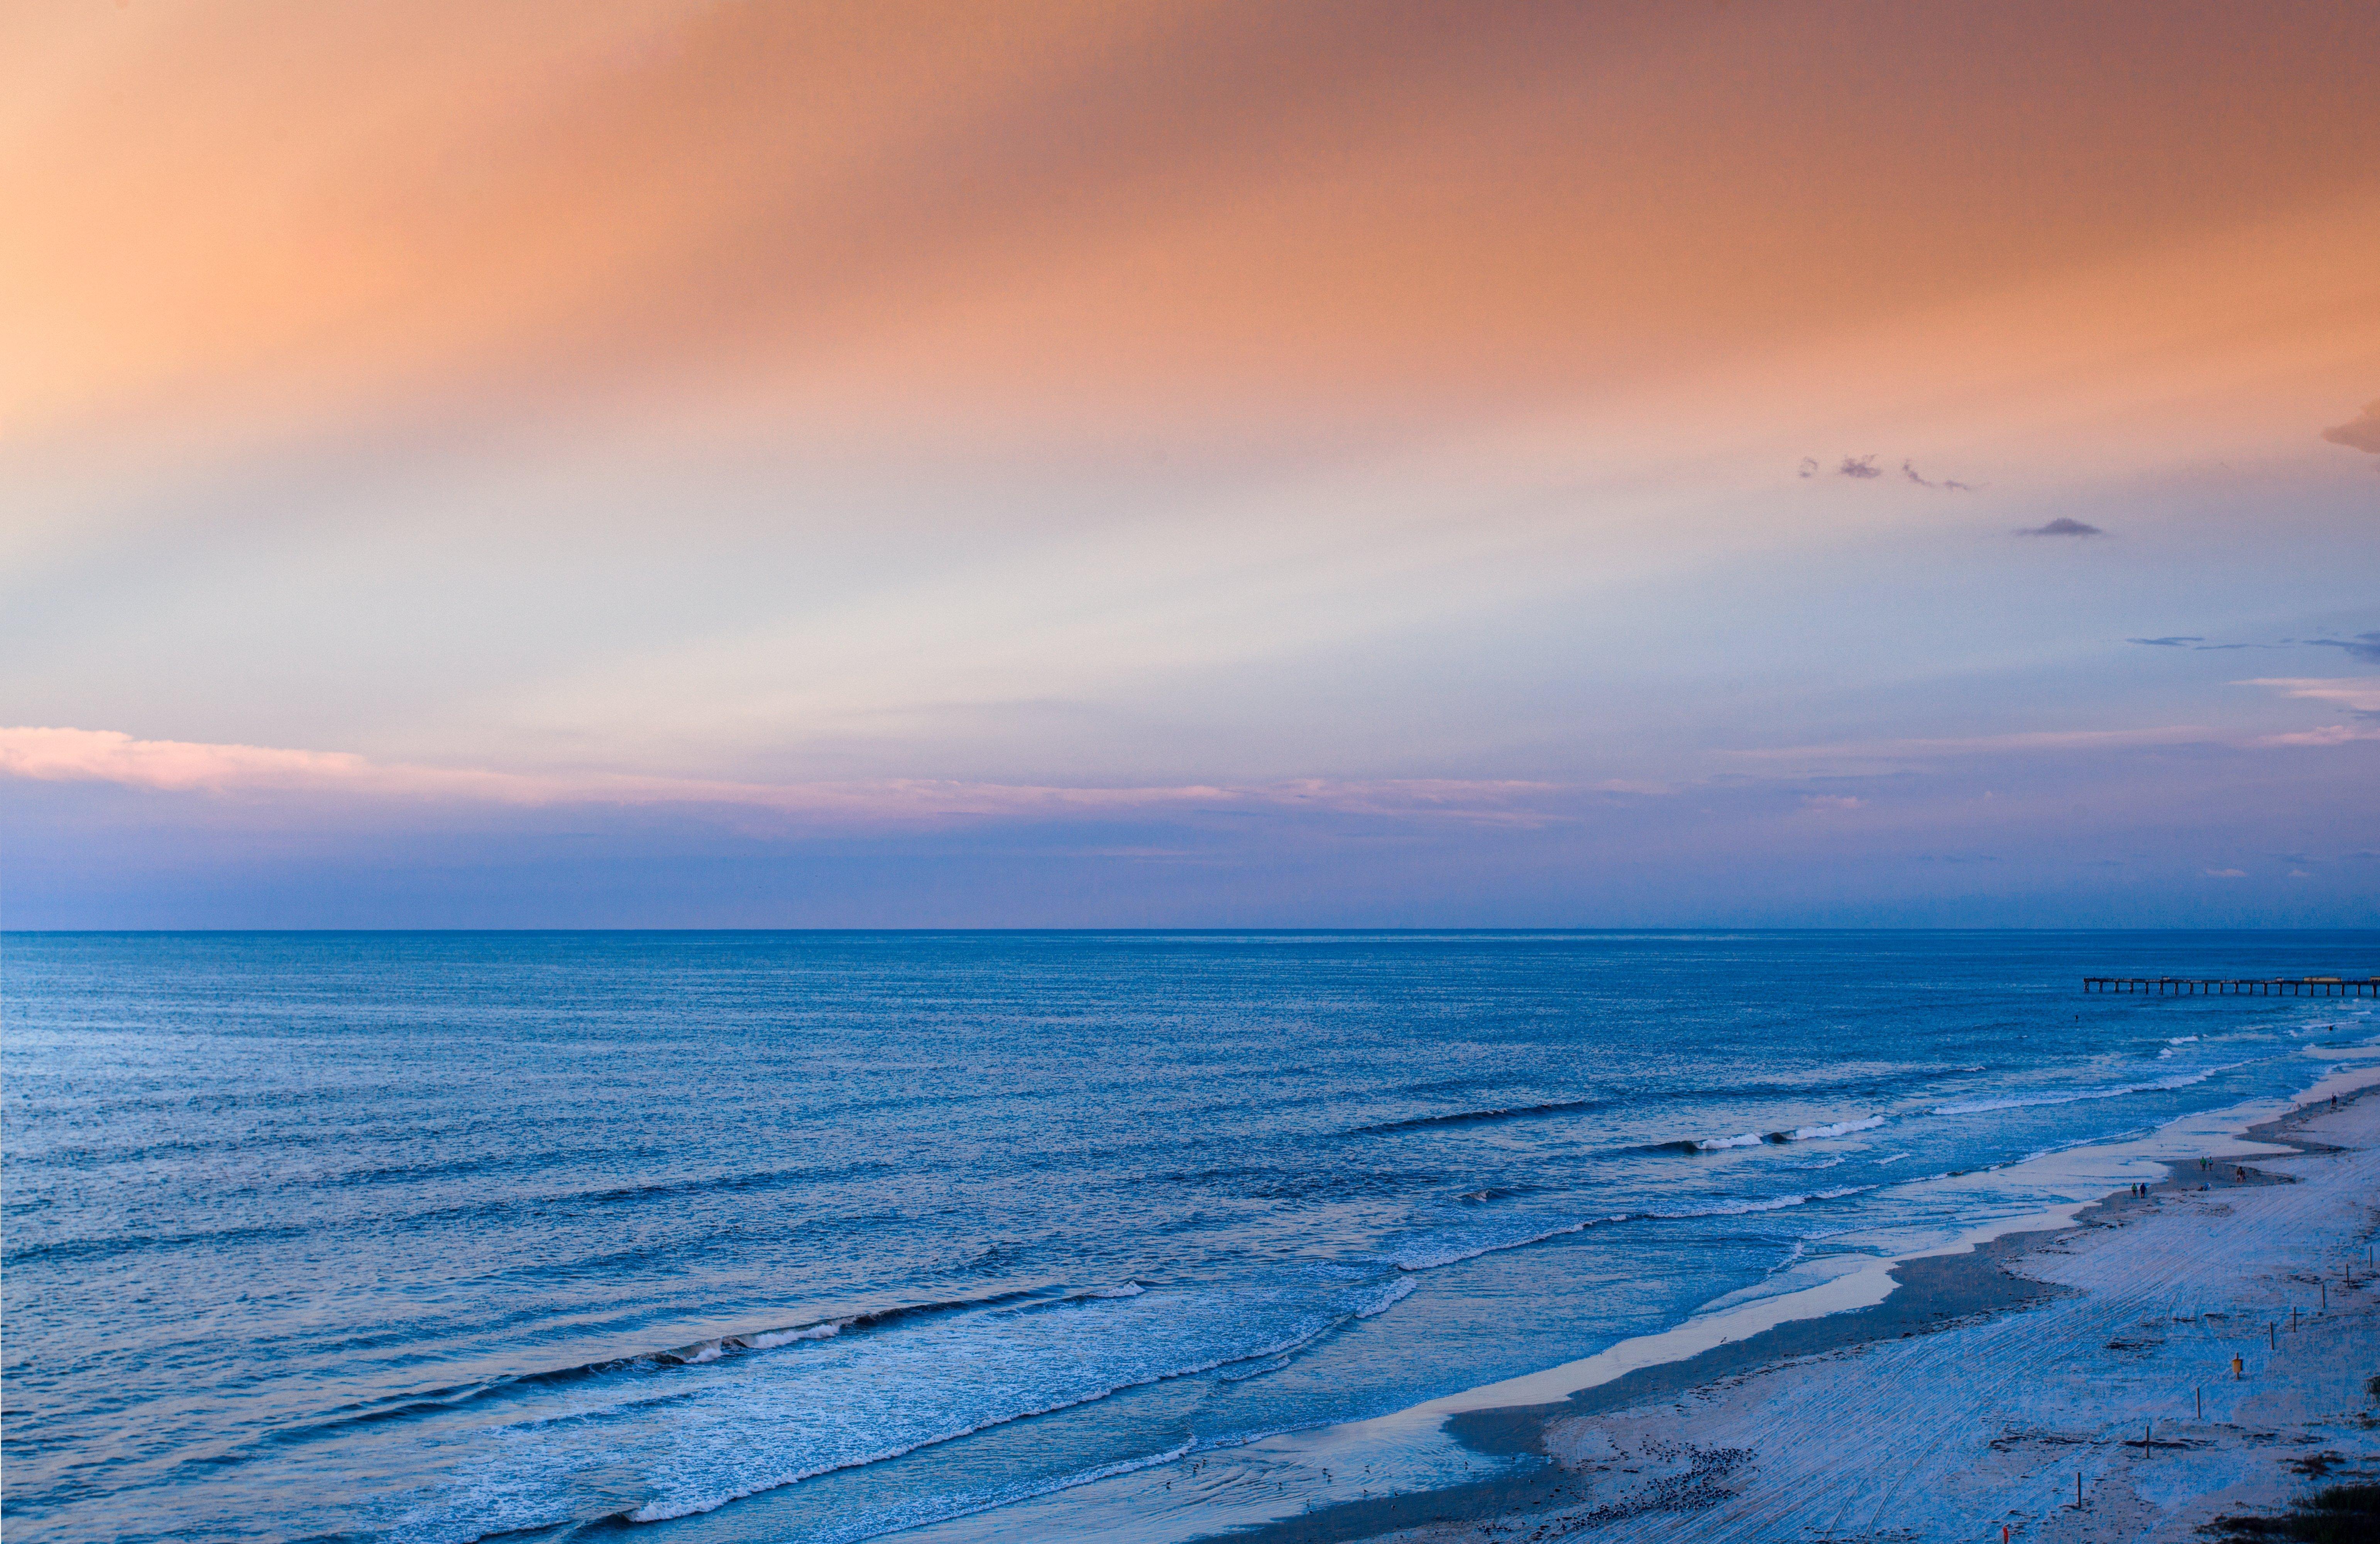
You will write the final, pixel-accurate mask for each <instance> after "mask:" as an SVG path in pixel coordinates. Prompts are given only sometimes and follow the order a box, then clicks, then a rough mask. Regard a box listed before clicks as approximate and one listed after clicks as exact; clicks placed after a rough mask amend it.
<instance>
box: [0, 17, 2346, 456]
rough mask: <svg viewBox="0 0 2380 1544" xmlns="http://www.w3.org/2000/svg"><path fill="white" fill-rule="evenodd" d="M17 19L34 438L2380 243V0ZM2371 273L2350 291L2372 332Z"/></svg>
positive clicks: (1425, 393)
mask: <svg viewBox="0 0 2380 1544" xmlns="http://www.w3.org/2000/svg"><path fill="white" fill-rule="evenodd" d="M13 27H14V29H15V30H16V31H17V32H18V38H19V46H18V47H17V48H15V49H13V50H12V51H11V52H12V54H13V55H14V63H13V64H12V65H11V66H9V73H10V77H11V79H10V81H9V85H8V91H7V94H8V96H9V98H10V100H11V102H12V103H13V105H12V107H11V108H9V109H8V116H7V120H6V136H5V140H0V145H4V146H5V155H6V161H5V169H0V177H5V182H0V196H5V198H6V202H7V206H8V207H9V208H10V209H11V210H12V211H14V212H15V217H14V218H12V220H11V222H10V224H11V225H12V234H11V235H10V236H9V237H7V238H6V257H5V261H6V274H5V282H6V290H7V293H8V294H9V295H11V296H12V297H13V302H12V304H13V306H14V308H15V309H16V310H17V311H18V315H17V317H16V324H15V326H14V327H13V328H12V331H16V332H18V334H19V337H20V339H21V345H20V346H18V347H14V348H12V349H10V350H9V351H8V352H9V355H10V363H9V364H7V365H5V366H0V370H5V371H6V377H5V382H6V406H7V412H8V415H9V419H10V420H11V421H12V422H13V423H14V424H15V425H16V426H17V427H16V430H15V435H16V436H17V437H18V442H19V443H20V444H21V443H23V440H24V438H25V437H26V436H28V435H30V436H32V437H34V438H36V439H46V438H48V437H49V436H53V435H58V434H67V435H71V436H74V437H76V438H78V439H79V438H81V436H83V435H84V434H88V433H92V432H97V433H100V434H102V435H104V434H105V433H106V430H105V428H104V426H105V425H107V424H109V423H122V422H125V421H127V415H129V418H130V420H132V421H142V422H146V421H151V420H152V419H153V418H155V417H160V416H162V417H164V418H165V419H173V418H176V417H177V416H180V415H185V414H188V413H189V412H191V411H193V409H194V408H195V410H196V411H198V412H199V413H200V414H201V415H202V416H206V417H209V418H210V419H212V416H213V415H215V414H218V413H222V414H226V415H228V416H230V418H231V419H233V420H234V421H237V422H240V423H242V424H243V426H244V427H245V428H246V429H248V430H250V431H259V432H263V431H265V430H267V429H268V428H269V426H274V425H278V424H282V423H285V421H286V420H287V419H292V418H294V419H304V420H311V419H312V418H313V416H314V415H318V414H322V413H325V412H338V411H346V412H358V413H364V414H372V413H384V412H388V411H392V410H395V411H404V412H414V411H424V410H427V411H432V412H440V411H460V412H465V413H472V412H479V411H484V410H485V409H486V408H487V407H488V406H489V405H490V404H502V405H503V407H504V409H505V410H506V411H508V412H521V411H528V412H534V411H537V410H540V409H541V408H543V407H549V406H552V405H553V404H556V403H560V404H564V405H567V404H570V403H574V402H577V401H579V400H581V399H582V397H583V395H584V394H588V393H589V392H594V393H599V394H600V393H604V392H608V391H614V390H626V389H644V390H650V389H651V388H652V387H653V386H654V385H655V383H657V382H658V381H661V380H666V381H668V382H670V383H672V384H673V387H674V386H675V385H676V383H683V382H685V381H686V380H687V379H689V378H692V379H697V380H701V381H704V382H706V383H708V384H707V385H706V387H705V388H704V389H705V390H706V392H715V393H717V394H720V395H724V396H727V397H730V398H743V397H746V396H747V395H758V397H759V399H760V400H763V401H767V400H777V399H781V398H782V399H783V400H785V401H788V402H791V403H795V404H807V405H809V406H811V407H825V406H827V405H832V406H834V407H839V408H840V409H841V410H845V411H851V412H853V413H854V415H855V417H856V418H858V419H862V420H865V419H868V418H870V417H872V416H876V415H893V416H898V415H901V414H904V413H906V412H910V411H914V410H916V409H918V408H921V407H926V408H933V409H936V410H939V411H942V412H946V413H952V414H955V415H959V416H962V417H980V418H986V419H992V420H995V421H1006V420H1016V419H1021V420H1023V421H1024V422H1026V423H1028V424H1038V426H1040V428H1041V429H1043V430H1045V431H1048V430H1056V431H1059V432H1064V431H1067V430H1070V429H1072V430H1079V431H1085V432H1099V426H1100V425H1101V424H1103V423H1106V422H1111V421H1117V420H1121V421H1123V422H1126V423H1131V422H1147V421H1170V422H1172V423H1173V424H1174V425H1175V426H1176V427H1177V428H1178V427H1179V426H1180V425H1181V424H1183V423H1184V422H1185V421H1208V420H1212V421H1215V422H1217V423H1218V424H1220V426H1222V427H1223V428H1224V429H1226V430H1227V431H1228V430H1230V429H1232V428H1233V427H1237V428H1239V429H1242V430H1255V429H1257V428H1259V427H1262V426H1268V425H1269V426H1272V427H1273V428H1275V429H1277V428H1278V424H1279V416H1280V415H1281V414H1283V413H1287V414H1290V415H1292V416H1293V419H1294V420H1295V421H1297V422H1302V423H1312V424H1313V425H1315V426H1316V427H1318V428H1320V429H1325V430H1327V429H1330V428H1331V427H1334V426H1354V427H1358V428H1360V427H1362V426H1366V425H1373V426H1378V425H1381V424H1390V425H1393V424H1397V423H1402V422H1405V421H1410V420H1412V419H1415V417H1417V416H1427V415H1433V414H1435V415H1443V414H1445V413H1447V412H1449V411H1453V412H1458V413H1482V414H1486V413H1493V412H1500V411H1509V410H1511V409H1512V407H1515V406H1518V405H1525V404H1528V403H1531V402H1539V401H1548V400H1560V399H1562V398H1564V397H1567V396H1570V395H1576V394H1578V393H1581V392H1585V391H1591V390H1596V389H1600V388H1605V387H1609V385H1611V384H1612V383H1615V382H1626V381H1628V380H1631V379H1634V378H1637V377H1639V376H1641V375H1644V374H1645V373H1648V372H1653V373H1661V372H1667V371H1671V370H1673V369H1675V368H1676V367H1679V366H1682V365H1686V366H1691V365H1696V364H1711V363H1724V362H1725V361H1726V360H1728V359H1731V358H1735V357H1738V356H1743V355H1750V354H1757V353H1760V352H1762V351H1765V350H1768V349H1772V348H1775V347H1778V346H1787V345H1791V344H1793V343H1796V342H1803V341H1806V340H1810V339H1814V338H1815V339H1821V340H1823V339H1827V338H1829V337H1833V336H1837V335H1840V334H1842V333H1844V332H1845V331H1847V330H1856V329H1860V328H1864V327H1868V326H1872V325H1875V324H1877V323H1879V322H1884V321H1886V320H1888V319H1890V318H1893V317H1896V316H1900V315H1904V314H1908V313H1912V312H1925V311H1933V310H1939V309H1941V308H1944V307H1946V306H1956V305H1957V304H1959V303H1961V302H1963V301H1966V300H1969V299H1978V300H1983V299H1988V298H1993V297H1996V296H2000V295H2003V294H2006V293H2008V292H2010V291H2020V292H2021V291H2022V290H2024V289H2026V288H2028V287H2030V286H2040V285H2043V284H2046V283H2054V282H2056V281H2057V280H2058V279H2059V278H2061V277H2062V276H2064V275H2068V274H2074V273H2076V272H2078V271H2086V270H2089V269H2092V268H2093V267H2095V266H2102V265H2107V264H2109V263H2119V264H2120V263H2122V262H2125V261H2131V260H2133V259H2135V258H2139V257H2142V256H2143V255H2147V256H2154V255H2155V254H2159V253H2165V252H2170V251H2173V250H2177V249H2187V248H2189V247H2190V246H2191V245H2192V244H2193V243H2198V242H2203V241H2205V240H2207V239H2209V238H2211V237H2223V236H2229V235H2233V234H2235V233H2239V232H2241V231H2243V230H2253V229H2255V228H2257V227H2260V226H2264V225H2269V224H2272V223H2274V222H2286V221H2290V220H2301V219H2304V218H2306V217H2308V216H2314V217H2319V218H2327V219H2329V220H2331V221H2333V222H2334V223H2335V224H2334V231H2335V237H2334V241H2333V242H2326V243H2324V245H2325V246H2326V247H2328V248H2329V249H2327V250H2316V249H2308V250H2299V251H2282V252H2278V253H2274V252H2270V251H2267V252H2265V253H2262V254H2260V255H2259V257H2258V259H2257V261H2255V263H2254V264H2253V266H2252V267H2249V268H2246V269H2243V270H2242V271H2241V272H2239V273H2238V274H2232V275H2225V276H2223V277H2224V278H2225V279H2226V280H2227V282H2228V283H2230V284H2232V285H2235V286H2238V287H2240V289H2242V290H2256V289H2260V288H2262V289H2267V290H2269V289H2270V288H2271V287H2273V286H2289V285H2290V284H2292V283H2295V282H2298V281H2299V280H2300V279H2301V274H2300V273H2299V272H2297V271H2298V270H2303V271H2305V274H2311V275H2313V279H2314V282H2316V283H2321V282H2324V281H2325V280H2335V279H2336V278H2337V276H2338V270H2339V269H2340V268H2341V267H2342V265H2349V264H2357V263H2360V264H2361V265H2362V267H2363V268H2364V269H2365V270H2366V271H2367V272H2368V271H2369V270H2370V269H2371V268H2372V267H2374V266H2380V265H2373V264H2370V263H2368V262H2364V261H2362V259H2365V258H2368V257H2369V256H2370V253H2371V251H2372V250H2374V248H2373V247H2371V246H2366V247H2364V248H2363V251H2362V257H2361V258H2359V257H2357V256H2356V254H2355V253H2354V251H2353V250H2352V246H2353V245H2354V244H2356V243H2361V242H2363V241H2366V240H2374V239H2380V213H2375V211H2380V169H2375V162H2374V158H2373V156H2372V153H2371V116H2372V115H2371V83H2372V81H2373V79H2374V78H2375V71H2380V21H2375V20H2374V12H2373V11H2372V9H2371V8H2370V7H2369V6H2357V5H2350V4H2342V5H2290V6H2233V5H2206V6H2184V5H2171V6H2076V5H2070V4H2068V5H2037V6H2026V5H1993V6H1845V5H1837V6H1757V5H1746V4H1724V3H1722V4H1705V5H1697V6H1672V5H1597V6H1544V5H1531V6H1484V5H1482V6H1452V7H1447V6H1440V7H1415V6H1335V7H1333V6H1305V7H1281V6H1269V5H1268V6H1233V5H1208V6H1171V7H1151V6H1094V5H1084V6H1052V5H1034V6H1002V7H996V8H984V7H962V6H932V5H903V6H892V5H886V6H860V7H851V6H792V5H784V6H755V5H744V4H735V5H688V4H680V5H675V6H660V5H639V6H589V5H571V6H553V5H547V6H522V5H510V6H489V5H448V6H437V5H421V6H406V7H400V8H391V7H381V6H337V5H332V6H323V5H294V4H293V5H279V6H274V5H220V4H207V5H193V6H178V5H165V4H158V3H155V0H132V3H130V4H128V5H124V6H99V5H74V6H56V7H44V8H32V7H27V8H24V9H21V10H19V11H18V13H17V17H16V20H15V21H14V23H13ZM2337 237H2347V238H2348V240H2349V243H2350V244H2349V246H2348V247H2346V248H2341V247H2340V246H2338V245H2337V244H2336V238H2337ZM2164 299H2165V298H2164V297H2162V296H2160V295H2158V294H2156V293H2153V292H2151V293H2137V294H2135V296H2134V306H2135V308H2136V310H2137V312H2138V313H2139V314H2138V315H2131V316H2127V315H2116V316H2107V317H2104V318H2102V319H2101V322H2100V324H2101V325H2102V326H2103V327H2106V328H2108V329H2115V330H2119V331H2120V330H2121V329H2124V328H2127V327H2131V326H2134V325H2137V324H2139V322H2140V321H2141V318H2142V317H2143V316H2146V317H2154V316H2155V312H2156V311H2157V310H2158V308H2159V306H2160V304H2161V303H2162V302H2163V301H2164ZM2194 300H2196V301H2197V302H2199V303H2203V302H2204V297H2203V296H2201V297H2195V298H2194ZM2365 300H2366V303H2365V304H2364V305H2363V306H2362V307H2360V308H2359V309H2357V310H2355V311H2354V312H2353V313H2352V314H2351V315H2350V314H2340V313H2338V311H2337V310H2333V312H2332V314H2329V315H2326V316H2319V315H2318V316H2310V317H2306V318H2303V319H2301V323H2300V324H2301V326H2302V327H2304V328H2306V329H2308V330H2309V331H2316V330H2321V329H2325V328H2328V329H2332V330H2334V331H2335V330H2336V329H2337V328H2338V327H2340V326H2346V325H2351V326H2353V327H2355V328H2357V329H2360V330H2362V334H2363V335H2364V337H2365V339H2366V340H2367V341H2368V340H2369V338H2370V337H2371V336H2373V335H2374V308H2373V307H2372V306H2371V304H2370V303H2369V293H2368V288H2367V292H2366V296H2365ZM2035 341H2036V340H2034V339H2031V338H2024V337H2016V338H2009V339H2005V340H2004V343H2005V346H2007V347H2009V348H2010V349H2011V350H2012V351H2018V352H2022V350H2024V349H2025V348H2027V347H2029V346H2031V345H2032V344H2033V343H2034V342H2035ZM1910 368H1913V369H1920V368H1922V367H1920V366H1918V365H1917V364H1915V363H1914V362H1912V364H1911V366H1910ZM1168 415H1171V416H1172V417H1171V418H1170V419H1169V418H1168Z"/></svg>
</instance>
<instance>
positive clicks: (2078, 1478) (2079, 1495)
mask: <svg viewBox="0 0 2380 1544" xmlns="http://www.w3.org/2000/svg"><path fill="white" fill-rule="evenodd" d="M2074 1510H2075V1511H2077V1512H2080V1511H2082V1510H2083V1471H2082V1470H2080V1469H2077V1470H2075V1471H2074Z"/></svg>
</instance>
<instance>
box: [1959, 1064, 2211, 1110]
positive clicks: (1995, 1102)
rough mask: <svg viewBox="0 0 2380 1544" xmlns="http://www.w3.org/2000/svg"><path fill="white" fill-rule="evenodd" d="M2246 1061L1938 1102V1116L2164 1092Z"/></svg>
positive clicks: (2202, 1081)
mask: <svg viewBox="0 0 2380 1544" xmlns="http://www.w3.org/2000/svg"><path fill="white" fill-rule="evenodd" d="M2246 1065H2247V1063H2245V1062H2226V1063H2225V1064H2223V1065H2221V1066H2219V1067H2204V1068H2201V1069H2200V1070H2199V1071H2197V1072H2188V1073H2179V1074H2176V1075H2175V1076H2171V1077H2160V1078H2158V1079H2156V1080H2155V1082H2152V1083H2124V1084H2119V1085H2118V1086H2117V1087H2115V1088H2061V1089H2058V1090H2056V1091H2054V1092H2042V1093H2037V1094H2010V1095H2008V1096H2006V1097H2004V1098H2000V1099H1981V1100H1969V1101H1967V1102H1966V1103H1963V1104H1937V1105H1936V1106H1935V1107H1934V1109H1933V1113H1934V1114H1937V1115H1982V1114H1988V1113H1989V1112H1992V1111H1995V1110H2025V1109H2030V1108H2032V1107H2034V1106H2035V1105H2044V1104H2075V1103H2079V1102H2080V1101H2082V1100H2086V1099H2118V1098H2120V1097H2121V1096H2123V1095H2125V1094H2148V1093H2165V1092H2168V1091H2170V1090H2172V1089H2175V1088H2189V1087H2190V1086H2191V1085H2192V1084H2193V1083H2204V1082H2205V1081H2206V1080H2207V1079H2208V1078H2210V1077H2212V1076H2215V1075H2216V1073H2218V1072H2229V1071H2230V1070H2231V1069H2232V1068H2234V1067H2244V1066H2246Z"/></svg>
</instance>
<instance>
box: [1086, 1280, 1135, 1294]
mask: <svg viewBox="0 0 2380 1544" xmlns="http://www.w3.org/2000/svg"><path fill="white" fill-rule="evenodd" d="M1147 1290H1148V1289H1147V1287H1145V1286H1143V1285H1141V1284H1140V1283H1138V1282H1126V1283H1123V1285H1122V1286H1111V1287H1093V1288H1092V1289H1091V1290H1090V1291H1088V1292H1086V1293H1084V1294H1082V1295H1083V1296H1085V1297H1137V1296H1139V1295H1141V1294H1142V1293H1144V1292H1147Z"/></svg>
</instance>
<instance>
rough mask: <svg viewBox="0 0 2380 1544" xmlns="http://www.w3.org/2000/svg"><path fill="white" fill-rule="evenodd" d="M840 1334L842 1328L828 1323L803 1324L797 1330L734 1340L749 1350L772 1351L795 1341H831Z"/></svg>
mask: <svg viewBox="0 0 2380 1544" xmlns="http://www.w3.org/2000/svg"><path fill="white" fill-rule="evenodd" d="M841 1333H843V1326H842V1325H841V1324H839V1323H832V1322H830V1323H826V1324H805V1325H803V1326H802V1327H801V1328H800V1329H798V1330H763V1331H760V1332H759V1333H758V1334H754V1335H738V1336H736V1337H735V1338H736V1339H737V1340H740V1341H742V1342H743V1343H745V1345H746V1346H747V1347H748V1348H750V1349H751V1350H754V1351H773V1350H775V1349H776V1348H777V1347H778V1346H781V1345H791V1344H793V1343H795V1341H823V1340H832V1339H833V1338H834V1337H835V1336H837V1335H839V1334H841Z"/></svg>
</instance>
